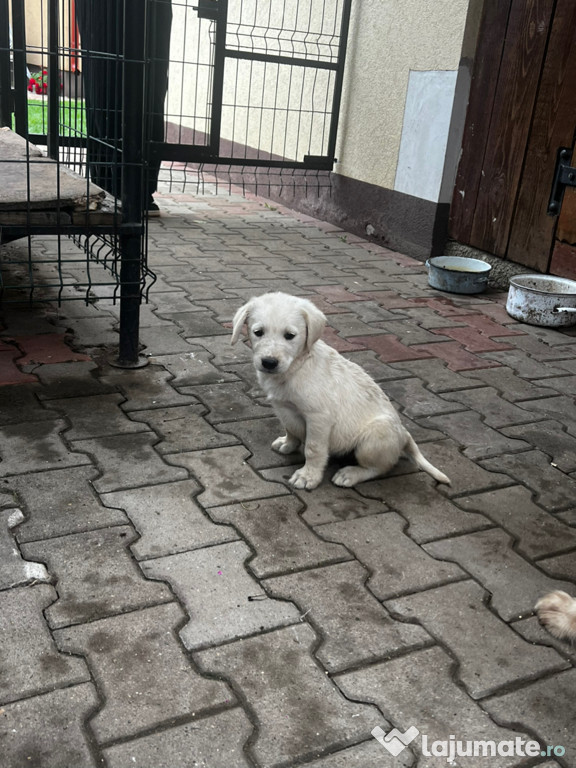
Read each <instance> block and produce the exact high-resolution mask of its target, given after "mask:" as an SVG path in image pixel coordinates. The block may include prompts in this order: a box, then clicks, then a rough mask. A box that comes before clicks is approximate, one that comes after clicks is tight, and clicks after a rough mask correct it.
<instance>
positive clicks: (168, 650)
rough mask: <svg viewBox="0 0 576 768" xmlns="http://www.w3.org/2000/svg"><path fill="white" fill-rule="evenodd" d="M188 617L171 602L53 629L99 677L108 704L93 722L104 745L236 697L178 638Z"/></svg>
mask: <svg viewBox="0 0 576 768" xmlns="http://www.w3.org/2000/svg"><path fill="white" fill-rule="evenodd" d="M184 618H185V617H184V613H183V611H182V609H181V608H180V607H179V606H178V605H176V604H175V603H168V604H166V605H159V606H155V607H153V608H145V609H143V610H140V611H134V612H132V613H128V614H124V615H122V616H113V617H111V618H108V619H101V620H100V621H94V622H92V623H90V624H84V625H77V626H75V627H67V628H66V629H59V630H56V631H55V632H54V637H55V639H56V642H57V644H58V646H59V647H60V648H61V649H62V650H64V651H66V652H68V653H79V654H82V655H84V656H85V657H86V660H87V663H88V665H89V667H90V669H91V671H92V673H93V675H94V679H95V681H96V685H97V686H98V689H99V691H100V692H101V696H102V702H103V704H102V708H101V709H100V710H99V711H98V713H97V714H96V715H95V716H94V718H93V719H92V720H91V723H90V726H91V729H92V731H93V732H94V734H95V736H96V739H97V740H98V741H99V742H100V743H106V742H110V741H113V740H119V739H122V738H127V737H129V736H136V735H138V734H143V733H145V732H146V731H149V730H150V729H151V728H155V727H157V726H160V725H168V724H170V723H173V722H174V720H175V719H176V718H182V717H191V716H193V715H197V714H201V713H203V712H208V711H210V710H211V709H213V708H217V707H220V706H222V705H224V704H227V703H230V702H231V701H233V700H234V697H233V695H232V694H231V692H230V691H229V690H228V688H227V687H226V685H225V684H224V683H221V682H219V681H216V680H208V679H206V678H204V677H202V676H201V675H200V674H198V672H196V670H195V669H194V667H193V665H192V664H191V662H190V661H189V659H188V658H187V656H186V654H185V652H184V649H183V648H182V646H181V645H180V643H179V641H178V640H177V639H176V636H175V632H176V630H177V629H178V627H179V626H180V625H181V624H182V621H183V619H184ZM143 669H145V670H146V674H143V672H142V670H143Z"/></svg>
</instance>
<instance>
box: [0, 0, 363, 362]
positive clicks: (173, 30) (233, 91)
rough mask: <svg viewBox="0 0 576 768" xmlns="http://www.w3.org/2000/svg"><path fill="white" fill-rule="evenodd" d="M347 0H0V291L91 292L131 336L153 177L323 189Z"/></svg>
mask: <svg viewBox="0 0 576 768" xmlns="http://www.w3.org/2000/svg"><path fill="white" fill-rule="evenodd" d="M350 4H351V0H282V2H278V3H271V2H270V0H99V2H94V1H93V0H0V126H2V127H1V128H0V172H1V174H2V179H3V183H2V184H1V185H0V243H3V244H4V246H5V247H3V248H1V249H0V300H1V301H11V300H17V301H20V300H22V299H23V298H27V299H28V300H31V301H58V302H61V301H66V300H71V299H76V298H83V299H84V300H85V301H94V300H96V298H97V297H98V295H102V296H103V297H105V298H106V299H111V300H112V301H117V300H119V301H120V302H121V304H122V306H124V307H128V308H130V309H127V310H126V312H125V313H124V315H126V316H127V317H130V316H131V318H132V319H131V320H129V321H128V320H126V317H125V318H124V326H125V327H126V326H128V325H130V326H132V327H135V328H136V331H134V330H132V331H130V333H129V336H130V337H131V338H132V339H134V335H135V332H136V333H137V307H138V305H139V303H140V302H141V301H142V300H143V299H145V298H146V296H147V293H148V291H149V289H150V286H151V285H152V284H153V282H154V279H155V278H154V275H153V273H152V271H151V270H150V269H149V267H148V260H147V216H148V214H149V213H150V212H151V211H154V209H155V208H156V204H155V202H154V198H153V194H154V192H155V190H156V188H157V185H158V183H159V180H160V181H161V182H162V184H163V187H164V189H166V187H168V189H169V191H177V190H182V191H186V190H187V188H190V189H192V190H196V191H197V192H202V191H203V190H204V188H205V185H206V184H209V185H210V188H211V190H214V189H215V190H216V191H222V190H226V191H230V190H240V191H242V192H244V193H245V192H253V193H256V194H261V195H270V194H272V193H274V194H276V195H281V194H282V192H283V191H284V190H289V191H291V192H292V191H293V190H294V189H296V188H298V189H301V190H304V193H305V194H320V193H324V192H325V191H326V188H328V189H329V188H330V172H331V170H332V168H333V165H334V162H335V150H336V131H337V122H338V111H339V104H340V95H341V90H342V82H343V72H344V58H345V52H346V43H347V33H348V24H349V17H350ZM48 235H51V236H53V237H54V243H55V244H54V246H53V247H50V248H48V249H46V248H45V247H39V245H35V244H43V243H44V240H42V241H40V240H38V238H39V237H42V238H44V237H45V236H48ZM67 238H71V240H72V242H73V243H75V244H76V245H77V246H78V248H77V249H76V250H74V249H73V248H69V247H68V246H67V245H66V247H64V244H65V243H67ZM14 241H19V245H18V246H17V247H16V246H11V247H6V246H7V244H10V243H13V242H14ZM122 314H123V313H122V312H121V325H122ZM121 334H122V329H121ZM131 345H132V352H133V350H134V348H135V347H134V342H133V341H132V342H131Z"/></svg>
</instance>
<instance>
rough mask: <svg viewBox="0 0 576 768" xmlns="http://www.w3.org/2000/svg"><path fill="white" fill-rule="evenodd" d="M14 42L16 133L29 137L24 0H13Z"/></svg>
mask: <svg viewBox="0 0 576 768" xmlns="http://www.w3.org/2000/svg"><path fill="white" fill-rule="evenodd" d="M12 35H13V44H14V48H13V51H14V123H15V128H16V133H19V134H20V136H24V138H27V137H28V98H27V97H28V80H27V76H26V20H25V15H24V0H12Z"/></svg>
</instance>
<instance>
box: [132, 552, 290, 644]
mask: <svg viewBox="0 0 576 768" xmlns="http://www.w3.org/2000/svg"><path fill="white" fill-rule="evenodd" d="M250 555H251V551H250V549H249V548H248V546H247V545H246V544H245V543H244V542H243V541H233V542H229V543H227V544H219V545H217V546H214V547H207V548H204V549H196V550H195V551H193V552H185V553H182V554H179V555H172V556H171V557H163V558H161V559H159V560H148V561H146V562H144V563H142V569H143V571H144V573H145V574H146V576H148V577H149V578H153V579H162V580H164V581H167V582H169V584H170V585H171V587H172V589H173V590H174V592H175V593H176V595H177V597H178V598H179V600H180V601H181V602H182V604H183V605H184V607H185V609H186V612H187V613H188V615H189V616H190V617H191V618H190V621H189V622H188V623H187V624H186V625H185V626H184V627H183V628H182V629H181V630H180V637H181V639H182V642H183V643H184V645H185V646H186V648H188V650H193V649H198V648H203V647H206V646H210V645H218V644H220V643H223V642H227V641H229V640H235V639H237V638H239V637H246V636H247V635H253V634H256V633H257V632H259V631H267V630H270V629H274V628H275V627H281V626H285V625H286V624H293V623H295V622H297V621H298V620H299V616H300V612H299V611H298V609H297V608H296V607H295V606H294V605H291V604H290V603H288V602H284V601H280V600H273V599H271V598H269V597H268V596H267V594H266V592H264V591H263V589H262V587H261V586H260V585H259V584H258V582H257V581H256V580H255V579H254V578H253V577H252V576H250V575H249V574H248V572H247V571H246V568H245V562H246V560H247V559H248V558H249V557H250Z"/></svg>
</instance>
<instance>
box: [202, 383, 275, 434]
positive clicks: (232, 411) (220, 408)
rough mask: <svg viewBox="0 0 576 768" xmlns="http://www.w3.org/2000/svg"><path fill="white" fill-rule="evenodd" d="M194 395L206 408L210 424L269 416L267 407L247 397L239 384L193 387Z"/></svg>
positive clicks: (243, 388) (242, 386)
mask: <svg viewBox="0 0 576 768" xmlns="http://www.w3.org/2000/svg"><path fill="white" fill-rule="evenodd" d="M194 394H195V395H196V397H198V399H199V400H200V401H201V402H203V403H204V404H205V405H206V406H207V408H208V413H207V414H206V420H207V421H209V422H210V423H211V424H220V423H222V422H230V421H232V422H233V421H236V420H237V419H249V418H258V417H260V418H263V417H268V416H270V414H271V410H270V408H269V407H263V406H261V405H259V404H258V403H257V402H254V400H252V399H251V398H250V397H248V395H247V394H246V392H245V387H244V385H243V384H241V383H240V382H231V383H226V384H208V385H204V386H198V387H194Z"/></svg>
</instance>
